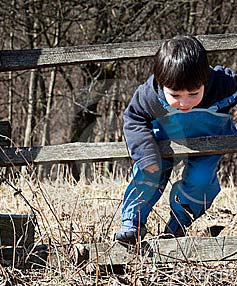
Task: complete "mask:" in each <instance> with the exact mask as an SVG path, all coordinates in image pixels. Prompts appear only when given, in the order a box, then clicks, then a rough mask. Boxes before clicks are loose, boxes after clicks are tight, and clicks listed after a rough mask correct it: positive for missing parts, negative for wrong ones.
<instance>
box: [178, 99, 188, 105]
mask: <svg viewBox="0 0 237 286" xmlns="http://www.w3.org/2000/svg"><path fill="white" fill-rule="evenodd" d="M179 105H180V106H181V107H189V102H188V101H186V100H181V101H180V102H179Z"/></svg>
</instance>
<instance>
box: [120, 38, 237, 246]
mask: <svg viewBox="0 0 237 286" xmlns="http://www.w3.org/2000/svg"><path fill="white" fill-rule="evenodd" d="M236 91H237V75H236V74H235V73H234V72H233V71H232V70H230V69H228V68H223V67H221V66H216V67H215V68H212V67H210V66H209V64H208V60H207V55H206V51H205V49H204V47H203V46H202V44H201V43H200V42H199V41H198V40H197V39H196V38H195V37H192V36H176V37H174V38H173V39H171V40H165V41H164V42H163V43H162V45H161V47H160V48H159V50H158V52H157V54H156V56H155V63H154V74H153V75H152V76H151V77H150V78H149V79H148V80H147V82H145V83H144V84H143V85H140V86H139V87H138V89H137V90H136V92H135V94H134V96H133V98H132V100H131V102H130V104H129V105H128V107H127V109H126V111H125V113H124V134H125V137H126V141H127V144H128V147H129V150H130V153H131V157H132V159H133V160H134V161H135V164H134V167H133V172H132V179H131V182H130V183H129V185H128V187H127V189H126V191H125V194H124V200H123V206H122V228H121V230H120V231H119V232H118V233H117V234H116V237H115V238H116V239H117V240H118V241H121V242H124V243H132V244H135V243H136V241H137V240H138V237H139V236H140V238H141V239H143V238H144V237H145V235H146V232H147V230H146V227H145V224H146V222H147V217H148V215H149V213H150V211H151V209H152V207H153V206H154V205H155V204H156V202H157V201H158V200H159V198H160V197H161V195H162V193H163V191H164V189H165V187H166V184H167V182H168V180H169V177H170V174H171V171H172V168H173V166H174V165H175V164H177V162H178V161H180V160H177V159H164V158H161V155H160V151H159V146H158V144H157V140H164V139H182V138H188V137H199V136H212V135H230V134H235V133H236V129H235V126H234V124H233V123H232V120H231V118H230V115H229V114H228V112H229V110H230V108H231V107H232V106H234V105H235V104H236V103H237V92H236ZM220 158H221V156H220V155H211V156H200V157H199V156H197V157H192V156H190V157H188V158H183V160H184V163H185V168H184V170H183V173H182V179H181V180H180V181H178V182H176V183H175V184H174V185H173V187H172V190H171V193H170V207H171V212H170V219H169V221H168V222H167V225H166V227H165V230H164V233H165V234H168V236H170V235H171V236H175V237H179V236H184V235H185V232H186V228H187V227H188V226H190V225H191V223H192V222H193V220H195V219H197V218H198V217H200V216H201V215H202V214H203V213H204V212H205V210H206V209H208V208H209V207H210V206H211V203H212V201H213V200H214V198H215V197H216V195H217V194H218V193H219V191H220V186H219V183H218V179H217V173H216V167H217V163H218V161H219V159H220Z"/></svg>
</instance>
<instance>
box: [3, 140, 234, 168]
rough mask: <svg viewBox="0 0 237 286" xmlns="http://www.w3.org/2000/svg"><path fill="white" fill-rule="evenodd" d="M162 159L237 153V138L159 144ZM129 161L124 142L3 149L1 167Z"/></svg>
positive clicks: (161, 142) (77, 143) (176, 141)
mask: <svg viewBox="0 0 237 286" xmlns="http://www.w3.org/2000/svg"><path fill="white" fill-rule="evenodd" d="M158 144H159V146H160V150H161V155H162V157H165V158H169V157H183V156H201V155H210V154H227V153H229V154H231V153H237V136H235V135H226V136H209V137H198V138H187V139H186V140H175V141H172V140H171V141H160V142H159V143H158ZM128 157H129V153H128V150H127V148H126V144H125V142H100V143H81V142H76V143H68V144H62V145H51V146H38V147H15V148H9V147H2V148H1V149H0V167H4V166H12V165H26V164H29V163H30V164H32V163H34V164H42V163H46V162H51V163H66V162H70V161H80V162H90V161H106V160H107V161H108V160H120V159H126V158H128Z"/></svg>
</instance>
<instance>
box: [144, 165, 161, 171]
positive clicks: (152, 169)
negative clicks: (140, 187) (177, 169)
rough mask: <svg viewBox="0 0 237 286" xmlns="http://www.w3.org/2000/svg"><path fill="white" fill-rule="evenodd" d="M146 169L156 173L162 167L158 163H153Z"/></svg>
mask: <svg viewBox="0 0 237 286" xmlns="http://www.w3.org/2000/svg"><path fill="white" fill-rule="evenodd" d="M144 170H145V171H148V172H150V173H155V172H157V171H159V170H160V168H159V166H158V165H157V164H153V165H150V166H147V167H146V168H145V169H144Z"/></svg>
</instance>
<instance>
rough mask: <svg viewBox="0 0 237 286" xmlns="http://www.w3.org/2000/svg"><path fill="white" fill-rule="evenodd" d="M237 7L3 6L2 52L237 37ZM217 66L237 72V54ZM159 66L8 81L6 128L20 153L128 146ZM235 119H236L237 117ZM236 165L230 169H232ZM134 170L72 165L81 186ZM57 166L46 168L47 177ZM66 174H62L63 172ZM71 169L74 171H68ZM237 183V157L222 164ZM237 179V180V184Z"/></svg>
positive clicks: (1, 82) (1, 100)
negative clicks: (83, 179) (132, 121)
mask: <svg viewBox="0 0 237 286" xmlns="http://www.w3.org/2000/svg"><path fill="white" fill-rule="evenodd" d="M236 26H237V1H236V0H200V1H195V0H193V1H186V0H183V1H173V0H168V1H167V0H165V1H164V0H162V1H145V0H140V1H127V0H106V1H103V0H89V1H84V0H80V1H75V0H70V1H67V0H54V1H47V0H2V1H1V3H0V48H1V49H2V50H12V49H34V48H53V47H66V46H77V45H94V44H108V43H122V42H132V41H149V40H159V39H165V38H170V37H172V36H174V35H177V34H192V35H198V34H224V33H235V32H236ZM209 58H210V64H211V65H215V64H222V65H224V66H229V67H232V68H233V69H235V70H237V62H236V60H237V54H236V52H233V51H232V52H222V53H220V52H218V53H212V54H210V55H209ZM151 67H152V59H150V58H149V59H142V60H141V59H139V60H129V61H128V60H126V61H123V60H120V61H113V62H104V63H90V64H80V65H72V66H61V67H57V68H50V69H49V68H47V69H46V68H44V69H43V68H42V69H37V70H31V71H14V72H6V73H1V74H0V120H9V121H10V122H11V126H12V141H13V144H14V145H15V146H23V145H24V146H36V145H52V144H61V143H67V142H76V141H82V142H98V141H123V140H124V138H123V132H122V123H123V121H122V115H123V111H124V109H125V107H126V106H127V104H128V102H129V101H130V99H131V97H132V95H133V92H134V90H135V88H136V87H137V85H138V84H140V83H142V82H143V81H144V80H146V78H147V77H148V76H149V74H150V73H151ZM235 113H236V112H235V111H233V114H234V117H235ZM227 162H228V164H227ZM128 164H129V163H128V162H124V161H120V162H115V163H104V164H101V163H96V164H94V165H93V166H92V165H91V164H90V166H89V165H85V164H84V165H81V164H80V165H79V164H72V165H71V166H70V171H72V173H73V175H74V177H75V178H76V179H78V178H79V176H80V174H81V172H82V170H83V171H84V172H85V173H86V176H87V177H91V176H93V173H94V171H95V170H96V171H97V172H99V173H101V174H103V175H104V174H106V172H108V171H109V172H110V171H111V172H113V174H115V176H116V175H118V174H121V172H122V173H123V174H124V175H127V170H128V166H129V165H128ZM52 167H53V166H44V167H43V168H42V167H39V169H38V170H37V172H38V174H39V176H41V177H42V176H49V175H52V170H55V169H54V168H52ZM57 167H58V166H57ZM67 167H68V166H67ZM221 172H222V173H221V177H222V178H223V180H224V181H226V180H228V179H226V178H228V176H229V174H230V173H232V174H234V175H235V156H226V157H225V159H224V160H223V161H222V163H221ZM233 177H236V176H233Z"/></svg>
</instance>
